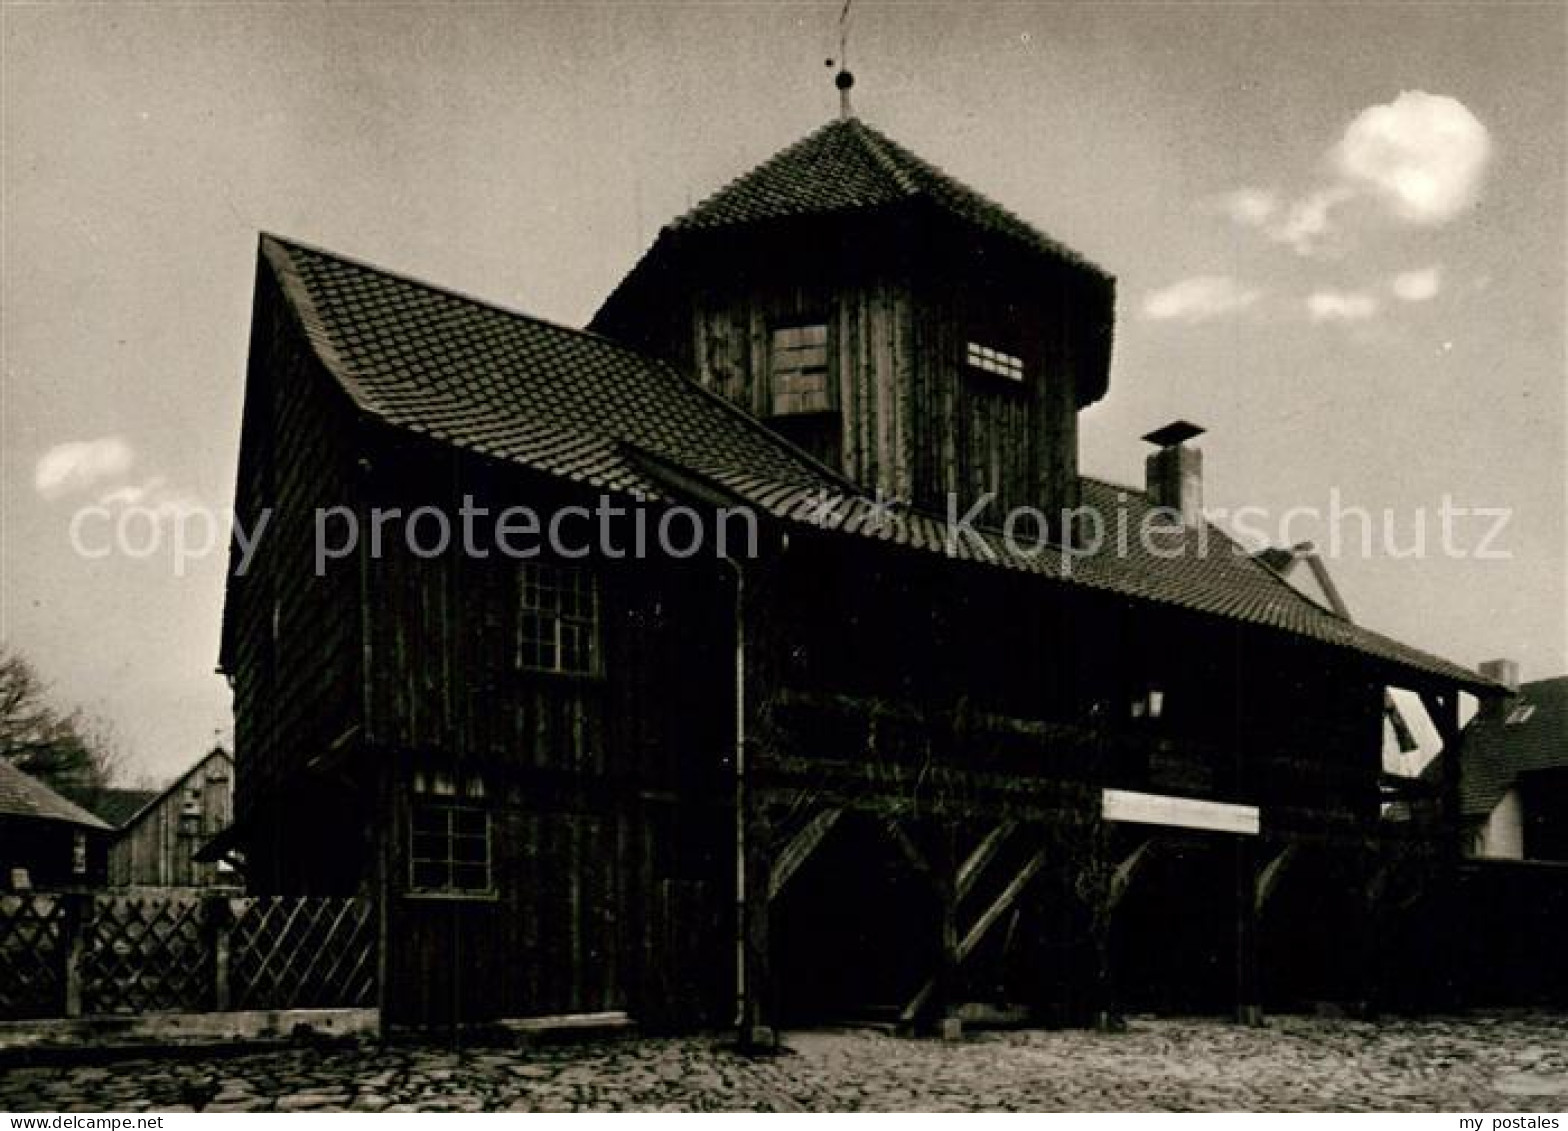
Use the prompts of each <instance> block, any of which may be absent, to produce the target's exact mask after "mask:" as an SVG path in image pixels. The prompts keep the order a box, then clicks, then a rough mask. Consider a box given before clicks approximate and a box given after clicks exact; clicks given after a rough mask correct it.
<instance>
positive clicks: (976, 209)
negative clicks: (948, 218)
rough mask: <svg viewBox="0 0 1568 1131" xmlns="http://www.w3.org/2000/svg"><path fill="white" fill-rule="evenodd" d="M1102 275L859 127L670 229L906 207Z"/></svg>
mask: <svg viewBox="0 0 1568 1131" xmlns="http://www.w3.org/2000/svg"><path fill="white" fill-rule="evenodd" d="M915 200H919V201H924V202H927V203H929V204H934V205H935V206H936V207H938V208H939V209H941V210H942V211H944V212H947V213H948V214H949V215H952V216H954V217H956V218H958V219H960V220H963V221H966V222H967V223H970V224H973V225H975V226H976V227H979V228H982V229H984V230H986V231H989V232H994V233H996V234H998V235H1001V236H1006V237H1008V238H1010V239H1014V240H1017V241H1018V242H1020V243H1022V244H1024V245H1026V246H1027V247H1030V248H1032V249H1034V250H1036V251H1041V252H1045V253H1046V254H1048V255H1052V256H1055V257H1057V258H1060V259H1065V260H1067V261H1069V262H1071V263H1075V264H1077V265H1079V266H1081V267H1085V268H1088V269H1090V270H1092V271H1094V272H1095V273H1097V274H1100V275H1104V272H1103V271H1101V270H1100V269H1099V268H1098V267H1095V266H1094V265H1093V264H1092V263H1090V262H1089V261H1088V260H1086V259H1084V258H1083V256H1081V255H1079V254H1077V253H1076V252H1074V251H1072V250H1070V249H1069V248H1067V247H1065V246H1063V245H1062V244H1060V243H1058V242H1057V241H1056V240H1053V239H1051V237H1049V236H1047V235H1046V234H1045V233H1043V232H1041V231H1040V230H1039V229H1038V228H1036V227H1034V226H1033V225H1032V224H1030V223H1029V222H1028V221H1026V220H1024V219H1022V218H1020V217H1019V216H1017V215H1015V214H1013V213H1012V212H1010V211H1008V210H1007V209H1006V208H1003V207H1002V206H1001V205H1000V204H997V203H996V202H995V201H993V200H990V199H988V198H986V197H985V196H982V195H981V194H980V193H978V192H976V191H975V190H974V189H972V188H970V187H969V186H968V185H965V184H963V183H962V182H960V181H958V180H955V179H954V178H953V177H951V176H949V175H948V174H947V173H945V172H944V171H943V170H941V169H939V168H938V167H937V166H935V165H932V164H931V163H930V162H928V161H926V160H924V159H922V158H921V157H918V156H916V155H915V154H914V153H911V152H910V151H909V150H907V149H905V148H904V147H903V146H901V145H899V144H898V143H897V142H896V141H893V140H892V139H891V138H889V137H888V136H887V135H886V134H883V133H881V132H879V131H877V130H875V129H872V128H871V127H870V126H868V125H866V124H865V123H864V122H862V121H861V120H860V119H858V118H839V119H835V120H834V121H832V122H829V123H828V124H827V125H825V126H822V127H821V128H819V129H817V130H816V131H814V132H813V133H810V134H808V135H807V136H806V137H804V138H802V139H801V140H800V141H798V142H796V143H795V144H794V145H791V146H789V147H788V148H786V149H783V150H780V151H779V152H778V153H776V154H775V155H774V156H772V157H770V158H769V159H768V160H766V161H764V162H763V163H762V164H761V165H758V166H757V167H756V168H754V169H752V170H751V171H750V172H748V173H746V174H744V175H743V176H740V177H738V178H736V179H735V180H733V181H731V182H730V183H729V184H727V185H725V186H724V187H723V188H721V189H719V190H718V191H717V192H715V193H714V194H713V195H712V196H709V197H708V198H707V199H706V200H704V201H702V202H701V203H700V204H698V205H697V206H696V207H695V208H693V209H692V210H691V211H690V212H688V213H686V214H685V215H684V216H682V217H680V218H679V219H678V220H676V221H675V222H674V223H672V224H671V225H670V227H671V228H673V229H675V230H677V231H680V230H701V229H708V228H722V227H729V226H735V225H741V224H754V223H757V222H759V221H765V220H782V219H788V218H792V217H798V216H824V215H829V214H832V213H839V212H853V211H859V210H862V209H871V208H879V207H884V206H887V205H892V204H901V203H906V202H909V201H915Z"/></svg>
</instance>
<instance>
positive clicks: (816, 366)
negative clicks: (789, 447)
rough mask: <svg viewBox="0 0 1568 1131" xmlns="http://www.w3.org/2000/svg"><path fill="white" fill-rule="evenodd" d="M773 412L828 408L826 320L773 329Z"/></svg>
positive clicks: (789, 413)
mask: <svg viewBox="0 0 1568 1131" xmlns="http://www.w3.org/2000/svg"><path fill="white" fill-rule="evenodd" d="M772 377H773V412H774V415H776V416H788V415H792V414H794V413H801V412H825V411H827V409H828V408H829V404H828V328H827V324H826V323H824V322H815V323H811V324H810V325H805V326H781V327H779V328H778V329H776V330H774V331H773V355H772Z"/></svg>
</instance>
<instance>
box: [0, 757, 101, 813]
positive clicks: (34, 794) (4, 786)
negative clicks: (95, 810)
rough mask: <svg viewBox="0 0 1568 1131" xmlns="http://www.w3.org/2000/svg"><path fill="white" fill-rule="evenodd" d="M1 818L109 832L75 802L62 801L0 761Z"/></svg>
mask: <svg viewBox="0 0 1568 1131" xmlns="http://www.w3.org/2000/svg"><path fill="white" fill-rule="evenodd" d="M3 817H30V818H33V819H36V820H40V821H59V822H61V823H62V824H67V825H81V826H83V827H85V828H89V829H103V830H107V829H108V828H109V826H108V825H106V824H104V822H103V821H101V820H99V819H98V818H97V817H95V816H93V815H92V814H91V813H89V812H88V811H87V810H86V809H83V808H82V807H81V806H80V805H78V804H76V802H74V801H68V800H66V799H65V798H64V797H61V796H60V795H59V794H58V793H56V792H55V791H54V790H52V789H50V788H49V787H48V786H47V785H45V784H44V783H43V782H41V781H39V780H38V779H37V778H35V777H33V776H32V775H31V774H28V773H25V772H23V771H22V770H19V769H18V768H17V767H15V766H13V765H12V764H11V763H10V762H8V761H6V760H5V759H4V758H0V818H3Z"/></svg>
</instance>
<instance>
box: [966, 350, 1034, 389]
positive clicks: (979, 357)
mask: <svg viewBox="0 0 1568 1131" xmlns="http://www.w3.org/2000/svg"><path fill="white" fill-rule="evenodd" d="M964 360H965V361H966V362H968V363H969V364H970V365H971V366H973V367H974V368H975V369H980V370H983V371H985V372H986V373H995V374H996V375H997V376H998V377H1006V378H1007V379H1008V380H1010V381H1022V380H1023V379H1024V359H1023V358H1021V357H1019V356H1017V355H1016V354H1011V353H1003V352H1002V351H1001V350H998V349H992V348H991V347H990V346H983V345H981V344H980V343H979V342H970V343H969V345H968V347H967V348H966V349H965V351H964Z"/></svg>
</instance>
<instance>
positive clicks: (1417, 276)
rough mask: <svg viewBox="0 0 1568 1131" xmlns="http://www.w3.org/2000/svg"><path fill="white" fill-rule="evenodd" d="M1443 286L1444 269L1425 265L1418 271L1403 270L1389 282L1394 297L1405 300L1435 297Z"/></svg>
mask: <svg viewBox="0 0 1568 1131" xmlns="http://www.w3.org/2000/svg"><path fill="white" fill-rule="evenodd" d="M1442 288H1443V269H1442V268H1441V267H1423V268H1421V269H1420V270H1417V271H1401V272H1400V273H1399V274H1397V275H1395V276H1394V278H1393V281H1392V282H1391V283H1390V284H1389V289H1391V290H1392V291H1393V292H1394V297H1396V298H1400V299H1403V300H1404V301H1405V302H1426V301H1427V300H1428V299H1430V298H1435V297H1436V296H1437V292H1438V291H1440V290H1442Z"/></svg>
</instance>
